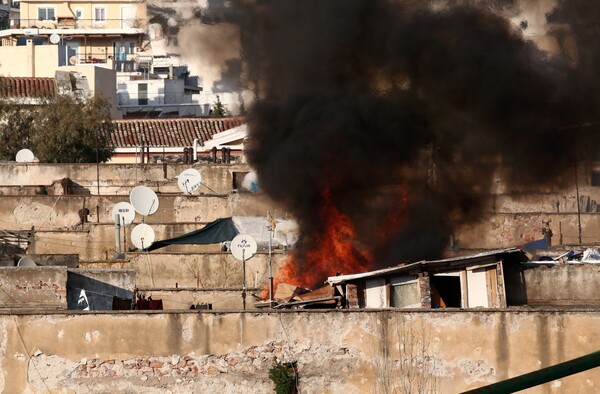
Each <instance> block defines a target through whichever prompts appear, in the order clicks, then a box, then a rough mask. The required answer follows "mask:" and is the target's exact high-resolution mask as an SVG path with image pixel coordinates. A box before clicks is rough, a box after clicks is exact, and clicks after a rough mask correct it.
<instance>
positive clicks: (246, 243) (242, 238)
mask: <svg viewBox="0 0 600 394" xmlns="http://www.w3.org/2000/svg"><path fill="white" fill-rule="evenodd" d="M230 249H231V254H232V255H233V257H235V258H236V259H237V260H241V262H242V280H243V281H242V306H243V308H244V309H246V260H249V259H251V258H252V257H254V255H255V254H256V250H257V249H258V247H257V244H256V240H255V239H254V238H252V237H251V236H250V235H248V234H238V235H237V236H236V237H235V238H234V239H233V240H231V247H230Z"/></svg>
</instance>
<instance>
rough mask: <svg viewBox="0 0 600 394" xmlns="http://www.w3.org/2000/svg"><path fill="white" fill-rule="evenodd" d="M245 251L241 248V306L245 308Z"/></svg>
mask: <svg viewBox="0 0 600 394" xmlns="http://www.w3.org/2000/svg"><path fill="white" fill-rule="evenodd" d="M245 255H246V251H245V250H242V307H243V308H244V310H246V256H245Z"/></svg>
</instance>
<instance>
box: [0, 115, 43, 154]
mask: <svg viewBox="0 0 600 394" xmlns="http://www.w3.org/2000/svg"><path fill="white" fill-rule="evenodd" d="M36 112H37V109H36V108H31V106H28V107H26V106H22V105H16V104H6V103H1V104H0V159H2V160H14V159H15V156H16V154H17V152H18V151H19V150H21V149H24V148H28V149H31V148H32V137H33V135H32V130H33V129H34V123H35V118H36Z"/></svg>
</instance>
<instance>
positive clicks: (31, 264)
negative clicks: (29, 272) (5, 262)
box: [17, 256, 37, 267]
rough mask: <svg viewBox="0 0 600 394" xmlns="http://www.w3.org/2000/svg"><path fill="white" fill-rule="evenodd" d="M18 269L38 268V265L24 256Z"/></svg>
mask: <svg viewBox="0 0 600 394" xmlns="http://www.w3.org/2000/svg"><path fill="white" fill-rule="evenodd" d="M17 267H37V264H36V263H35V261H33V259H32V258H31V257H29V256H23V257H21V258H20V259H19V262H18V263H17Z"/></svg>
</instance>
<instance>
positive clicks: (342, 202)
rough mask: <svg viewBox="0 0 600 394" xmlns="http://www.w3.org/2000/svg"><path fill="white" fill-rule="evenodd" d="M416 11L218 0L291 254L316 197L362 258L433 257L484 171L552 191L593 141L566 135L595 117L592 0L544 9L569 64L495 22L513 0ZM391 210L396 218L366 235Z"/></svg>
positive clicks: (311, 1)
mask: <svg viewBox="0 0 600 394" xmlns="http://www.w3.org/2000/svg"><path fill="white" fill-rule="evenodd" d="M423 3H425V2H414V1H412V2H409V1H404V2H403V1H388V0H327V1H323V0H303V1H295V0H272V1H252V2H249V1H232V2H231V3H230V4H231V7H230V8H229V9H227V10H226V11H227V12H226V13H225V14H223V16H220V17H215V18H216V19H215V20H221V21H224V22H227V23H231V24H234V25H237V26H238V27H239V29H240V32H241V48H242V56H241V63H242V70H243V79H244V82H245V84H246V86H248V87H249V88H250V89H252V90H254V91H255V92H256V100H255V102H254V104H253V106H252V107H251V108H250V110H249V114H248V124H249V129H250V133H251V135H250V142H249V144H248V147H247V155H248V159H249V161H250V163H251V165H252V166H253V167H255V168H256V170H257V173H258V176H259V181H260V184H261V187H262V188H263V189H264V190H265V191H266V192H267V193H268V194H269V195H270V196H271V197H272V198H273V199H274V200H276V201H277V202H279V203H281V204H283V205H284V206H285V207H286V208H287V209H288V210H289V211H290V212H292V213H293V214H294V215H295V217H296V218H297V219H298V220H299V222H300V225H301V230H302V241H301V243H300V247H299V248H298V249H297V251H296V259H295V261H300V262H301V261H302V257H303V254H304V253H306V251H307V250H310V249H311V248H312V247H314V234H316V233H318V232H319V231H320V230H321V229H322V226H323V223H322V221H321V218H320V217H319V214H318V212H319V209H318V208H319V206H320V205H321V204H322V194H323V190H325V189H327V190H329V191H330V193H331V197H332V199H333V202H334V204H335V206H336V207H337V208H338V209H339V210H340V211H341V212H342V213H344V214H347V215H349V216H350V217H351V219H352V221H353V223H354V224H355V226H356V230H357V232H358V238H357V240H356V242H357V244H358V245H363V246H364V245H366V247H368V248H369V249H371V250H372V252H373V255H374V256H375V259H374V261H375V263H374V264H375V265H390V264H394V263H398V262H400V261H407V260H414V259H421V258H436V257H441V255H442V253H443V250H444V249H445V248H446V247H447V244H448V240H449V237H450V235H451V234H452V231H453V228H455V226H456V225H457V224H459V223H461V222H463V221H465V220H471V219H475V218H477V215H478V214H479V213H480V212H481V206H482V203H483V197H482V195H484V194H485V193H486V192H488V191H489V189H490V185H491V182H492V181H493V179H494V176H495V172H496V170H497V167H498V165H499V164H502V166H503V171H504V174H505V175H504V180H503V181H504V182H508V183H511V182H512V183H514V184H528V185H531V184H536V185H539V184H544V183H548V182H550V183H555V182H557V180H560V179H561V177H560V174H561V173H562V172H563V171H565V170H567V171H571V172H572V168H573V167H572V165H573V163H574V161H575V160H576V159H579V158H581V157H583V156H584V155H585V153H586V150H585V147H587V148H588V150H590V149H589V147H593V146H594V144H595V139H596V137H595V135H596V134H597V133H596V130H595V128H592V129H590V128H589V127H587V128H585V127H583V128H582V127H577V126H576V127H567V126H573V125H579V124H581V123H584V122H591V123H594V122H595V117H596V116H597V115H596V114H597V107H598V102H599V101H598V99H599V97H600V96H598V93H597V92H598V89H597V85H598V81H597V77H596V76H595V75H594V73H596V72H597V70H598V68H597V67H596V65H597V63H598V61H599V51H598V49H599V45H600V44H598V42H600V40H598V39H597V38H598V33H599V32H600V27H598V26H597V25H596V23H597V20H600V19H596V16H597V15H598V14H599V13H600V11H598V10H599V9H600V7H598V6H596V4H595V2H594V1H591V0H590V1H571V2H559V4H558V6H557V8H556V9H555V10H554V11H553V12H552V14H551V15H549V18H550V19H552V20H553V21H555V22H556V23H560V26H562V27H561V29H562V30H561V29H559V28H557V29H556V30H555V31H554V32H553V34H557V35H560V36H561V37H562V41H561V42H562V43H567V42H569V41H568V40H566V39H564V37H567V36H568V37H573V35H575V38H576V39H577V40H578V41H576V42H577V48H578V49H577V50H578V52H577V53H578V58H577V59H576V60H575V61H574V60H573V59H572V58H571V59H568V58H567V56H561V54H560V53H559V54H554V55H553V56H550V55H549V54H547V53H545V52H543V51H541V50H540V49H538V47H536V45H534V44H533V43H532V42H531V41H528V40H526V39H525V38H524V37H523V34H522V33H523V29H526V28H527V24H526V23H523V24H521V26H520V27H519V26H515V24H513V23H511V22H509V20H508V17H509V16H510V17H513V16H514V13H515V12H517V11H518V10H516V9H515V8H516V7H518V5H516V4H515V2H512V1H495V2H494V1H489V2H473V3H476V4H478V6H468V5H467V6H464V5H460V4H459V5H450V6H446V7H436V8H435V9H428V8H426V7H424V6H422V5H421V4H423ZM450 3H451V4H453V3H461V4H464V3H465V2H450ZM467 3H469V2H467ZM588 11H589V12H588ZM503 12H506V13H507V15H506V16H505V15H503V14H502V13H503ZM509 14H510V15H509ZM586 18H587V19H586ZM580 19H581V20H582V22H581V24H578V23H576V20H580ZM588 19H589V20H588ZM569 25H572V26H573V27H572V28H569V29H567V28H566V27H565V26H569ZM566 45H567V44H565V46H563V48H562V49H563V50H564V53H567V52H568V53H571V54H572V53H573V48H566ZM582 137H583V138H582ZM580 142H584V143H580ZM592 150H593V149H592ZM398 185H399V186H398ZM401 209H403V210H404V212H400V210H401ZM394 215H401V216H402V217H403V220H402V223H403V224H402V225H401V226H398V227H397V228H395V227H394V226H389V225H388V226H387V227H386V229H385V231H386V234H385V237H383V238H382V237H381V236H380V233H381V231H380V228H381V227H382V226H386V223H387V222H389V218H390V217H391V216H394ZM388 224H389V223H388ZM378 234H379V235H378Z"/></svg>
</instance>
